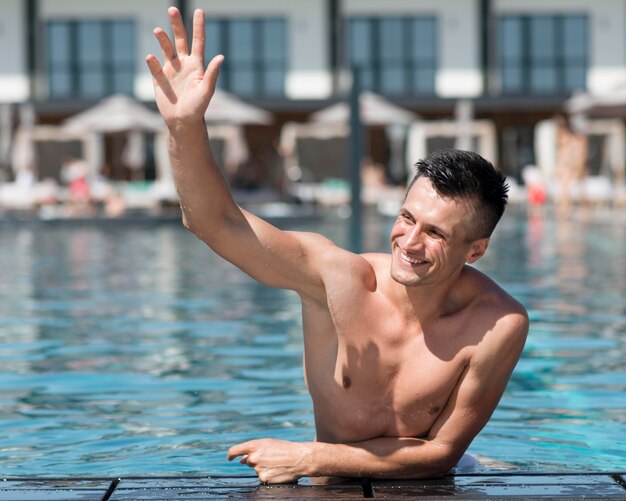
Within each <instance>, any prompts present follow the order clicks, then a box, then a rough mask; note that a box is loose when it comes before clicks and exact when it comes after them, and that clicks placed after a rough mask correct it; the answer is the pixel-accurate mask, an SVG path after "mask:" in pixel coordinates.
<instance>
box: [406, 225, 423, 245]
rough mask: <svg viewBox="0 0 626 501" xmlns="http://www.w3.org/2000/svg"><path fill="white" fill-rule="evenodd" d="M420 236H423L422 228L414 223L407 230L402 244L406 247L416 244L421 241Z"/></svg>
mask: <svg viewBox="0 0 626 501" xmlns="http://www.w3.org/2000/svg"><path fill="white" fill-rule="evenodd" d="M422 236H423V232H422V228H421V227H420V226H419V225H417V224H416V225H415V226H413V228H411V230H410V231H409V232H408V234H407V238H406V240H405V242H404V245H405V246H406V247H409V246H417V245H419V244H421V243H422Z"/></svg>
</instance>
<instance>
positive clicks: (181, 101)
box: [146, 7, 224, 127]
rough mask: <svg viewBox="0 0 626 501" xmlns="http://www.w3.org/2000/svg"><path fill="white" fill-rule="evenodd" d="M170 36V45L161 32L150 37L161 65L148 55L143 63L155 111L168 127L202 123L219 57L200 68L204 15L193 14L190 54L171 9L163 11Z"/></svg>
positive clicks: (177, 17) (182, 29)
mask: <svg viewBox="0 0 626 501" xmlns="http://www.w3.org/2000/svg"><path fill="white" fill-rule="evenodd" d="M167 13H168V15H169V19H170V24H171V25H172V31H173V33H174V43H172V41H171V40H170V38H169V37H168V36H167V34H166V33H165V31H164V30H163V29H161V28H155V29H154V35H155V36H156V38H157V40H158V41H159V45H160V46H161V50H162V51H163V65H161V63H159V60H158V59H157V58H156V57H155V56H154V55H153V54H150V55H148V56H147V57H146V63H147V64H148V68H149V69H150V73H152V81H153V83H154V94H155V98H156V102H157V106H158V107H159V111H160V112H161V115H162V116H163V119H164V120H165V123H167V125H168V126H170V127H172V126H175V125H176V124H197V123H198V122H200V121H201V122H202V123H203V122H204V113H205V111H206V109H207V107H208V105H209V102H210V101H211V98H212V97H213V93H214V92H215V84H216V82H217V76H218V73H219V66H220V64H222V62H223V61H224V57H223V56H221V55H220V56H215V57H214V58H213V59H212V60H211V62H210V63H209V65H208V66H207V67H206V69H205V68H204V43H205V34H204V12H203V11H202V10H200V9H197V10H196V11H195V12H194V14H193V36H192V42H191V51H190V50H189V45H188V43H187V32H186V31H185V26H184V24H183V20H182V17H181V15H180V12H179V11H178V9H176V8H175V7H170V8H169V9H168V11H167Z"/></svg>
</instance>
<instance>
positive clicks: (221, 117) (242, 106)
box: [204, 89, 273, 125]
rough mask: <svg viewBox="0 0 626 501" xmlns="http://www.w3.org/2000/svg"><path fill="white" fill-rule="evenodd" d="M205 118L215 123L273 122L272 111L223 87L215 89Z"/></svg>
mask: <svg viewBox="0 0 626 501" xmlns="http://www.w3.org/2000/svg"><path fill="white" fill-rule="evenodd" d="M204 120H205V121H206V122H207V123H213V124H215V123H221V124H224V123H227V124H238V125H243V124H258V125H268V124H271V123H272V121H273V117H272V114H271V113H270V112H268V111H265V110H263V109H261V108H259V107H257V106H253V105H251V104H248V103H246V102H245V101H242V100H241V99H239V98H238V97H236V96H234V95H233V94H230V93H228V92H226V91H224V90H222V89H215V94H214V95H213V98H212V99H211V104H210V105H209V108H208V109H207V111H206V113H205V115H204Z"/></svg>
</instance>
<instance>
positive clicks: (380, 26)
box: [346, 16, 437, 96]
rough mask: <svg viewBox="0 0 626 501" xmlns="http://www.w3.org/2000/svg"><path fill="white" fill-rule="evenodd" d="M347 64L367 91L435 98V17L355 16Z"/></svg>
mask: <svg viewBox="0 0 626 501" xmlns="http://www.w3.org/2000/svg"><path fill="white" fill-rule="evenodd" d="M346 41H347V44H346V45H347V52H348V53H347V61H348V65H349V66H356V67H358V68H359V69H360V71H361V78H362V85H363V87H364V88H366V89H370V90H373V91H375V92H379V93H381V94H385V95H389V96H410V95H433V94H434V93H435V72H436V65H437V21H436V19H435V18H434V17H430V16H427V17H376V18H366V17H354V18H352V19H350V20H349V21H348V31H347V38H346Z"/></svg>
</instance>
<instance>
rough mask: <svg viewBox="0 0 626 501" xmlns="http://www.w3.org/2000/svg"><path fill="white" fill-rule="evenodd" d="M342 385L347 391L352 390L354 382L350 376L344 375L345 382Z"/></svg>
mask: <svg viewBox="0 0 626 501" xmlns="http://www.w3.org/2000/svg"><path fill="white" fill-rule="evenodd" d="M341 384H343V387H344V388H345V389H346V390H347V389H348V388H350V386H352V380H351V379H350V376H348V375H344V376H343V380H342V381H341Z"/></svg>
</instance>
